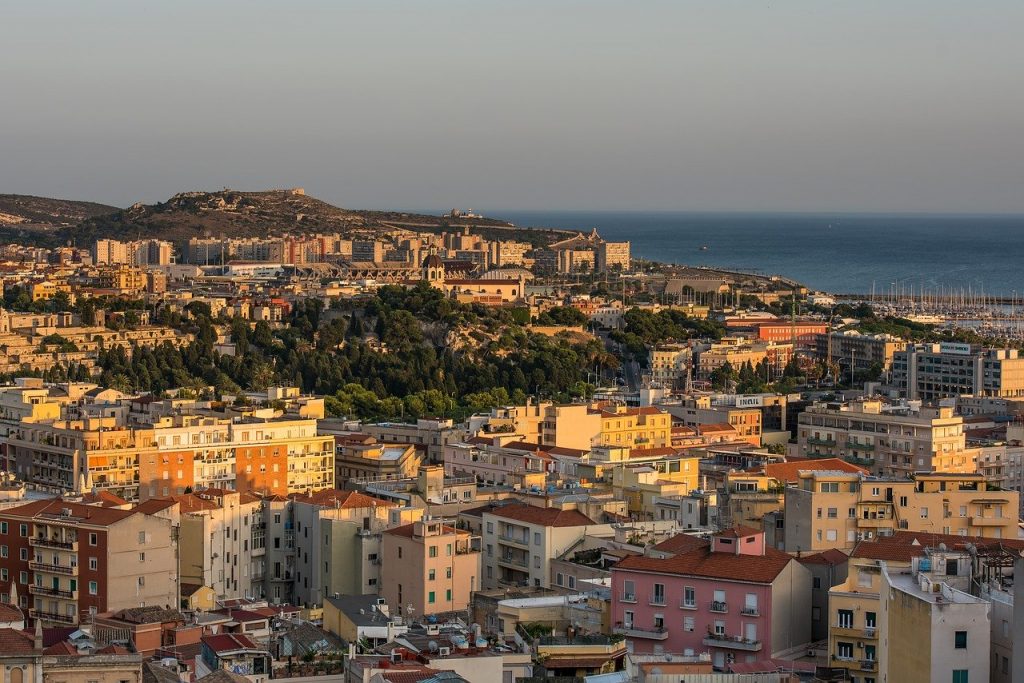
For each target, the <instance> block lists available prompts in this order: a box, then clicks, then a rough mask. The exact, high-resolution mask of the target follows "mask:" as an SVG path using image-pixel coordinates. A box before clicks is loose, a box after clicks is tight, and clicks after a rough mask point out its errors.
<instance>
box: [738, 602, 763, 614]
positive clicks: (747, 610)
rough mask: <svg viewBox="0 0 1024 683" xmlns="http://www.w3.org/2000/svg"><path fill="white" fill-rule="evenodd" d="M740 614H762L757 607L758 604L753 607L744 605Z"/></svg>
mask: <svg viewBox="0 0 1024 683" xmlns="http://www.w3.org/2000/svg"><path fill="white" fill-rule="evenodd" d="M740 614H742V615H744V616H748V617H759V616H761V612H760V611H759V610H758V609H757V606H756V605H755V606H753V607H751V606H750V605H744V606H743V607H742V608H741V609H740Z"/></svg>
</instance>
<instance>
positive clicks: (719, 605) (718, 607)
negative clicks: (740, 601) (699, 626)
mask: <svg viewBox="0 0 1024 683" xmlns="http://www.w3.org/2000/svg"><path fill="white" fill-rule="evenodd" d="M708 609H710V610H711V611H712V612H718V613H719V614H725V613H726V612H728V611H729V604H728V603H726V602H724V601H723V602H719V601H718V600H712V601H711V603H710V604H709V606H708Z"/></svg>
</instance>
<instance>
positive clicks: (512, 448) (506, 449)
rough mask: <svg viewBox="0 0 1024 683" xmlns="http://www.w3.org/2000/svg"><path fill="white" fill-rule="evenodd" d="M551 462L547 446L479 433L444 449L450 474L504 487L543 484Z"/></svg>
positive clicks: (446, 467) (446, 474) (454, 476)
mask: <svg viewBox="0 0 1024 683" xmlns="http://www.w3.org/2000/svg"><path fill="white" fill-rule="evenodd" d="M500 444H504V445H500ZM551 464H552V458H551V456H549V455H548V454H547V453H546V452H545V450H544V447H543V446H539V445H537V444H531V443H525V442H522V441H508V440H506V439H503V438H501V437H494V438H487V437H482V436H477V437H473V438H471V439H468V440H467V442H466V443H452V444H448V445H447V446H445V449H444V473H445V476H446V477H453V478H465V477H472V478H474V479H475V480H476V481H477V482H481V483H488V484H497V485H501V486H518V487H520V488H524V487H525V488H531V487H542V486H544V485H545V483H546V481H547V473H548V469H549V465H551Z"/></svg>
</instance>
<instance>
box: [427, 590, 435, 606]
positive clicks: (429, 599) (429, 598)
mask: <svg viewBox="0 0 1024 683" xmlns="http://www.w3.org/2000/svg"><path fill="white" fill-rule="evenodd" d="M434 600H435V596H434V591H430V592H429V593H427V602H429V603H430V604H431V605H433V604H434Z"/></svg>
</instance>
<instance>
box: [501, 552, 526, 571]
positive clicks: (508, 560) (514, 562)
mask: <svg viewBox="0 0 1024 683" xmlns="http://www.w3.org/2000/svg"><path fill="white" fill-rule="evenodd" d="M498 564H506V565H509V566H512V567H520V568H522V569H529V567H530V563H529V562H527V561H526V560H520V559H517V558H514V557H512V556H511V555H506V556H505V557H499V558H498Z"/></svg>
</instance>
